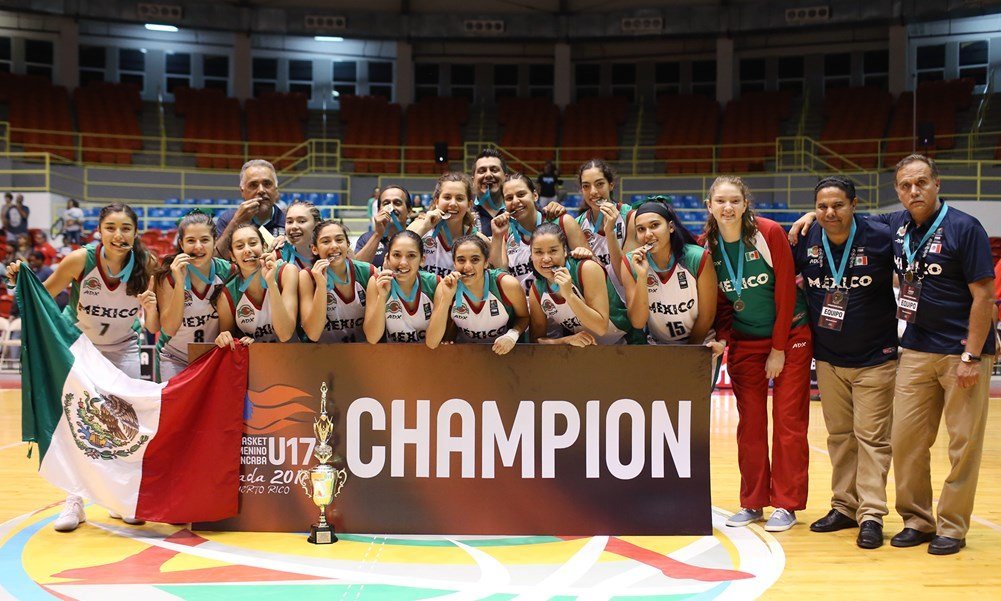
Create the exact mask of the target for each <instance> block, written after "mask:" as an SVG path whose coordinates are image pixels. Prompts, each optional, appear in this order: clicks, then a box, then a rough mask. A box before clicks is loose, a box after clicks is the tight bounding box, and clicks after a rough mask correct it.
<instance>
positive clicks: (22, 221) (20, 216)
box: [3, 192, 31, 241]
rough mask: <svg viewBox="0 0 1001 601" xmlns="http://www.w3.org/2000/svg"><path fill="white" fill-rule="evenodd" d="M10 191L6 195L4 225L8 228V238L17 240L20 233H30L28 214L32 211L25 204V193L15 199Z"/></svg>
mask: <svg viewBox="0 0 1001 601" xmlns="http://www.w3.org/2000/svg"><path fill="white" fill-rule="evenodd" d="M12 200H13V196H12V195H11V193H10V192H8V193H7V194H5V195H4V205H3V227H4V229H5V230H7V240H9V241H13V240H16V239H17V237H18V235H20V234H27V233H28V214H29V213H31V209H29V208H28V207H27V206H25V204H24V194H18V195H17V199H16V200H13V202H12Z"/></svg>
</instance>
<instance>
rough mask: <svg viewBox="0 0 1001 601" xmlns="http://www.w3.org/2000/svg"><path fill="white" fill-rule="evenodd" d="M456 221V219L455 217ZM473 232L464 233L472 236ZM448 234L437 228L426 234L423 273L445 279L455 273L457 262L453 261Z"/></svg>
mask: <svg viewBox="0 0 1001 601" xmlns="http://www.w3.org/2000/svg"><path fill="white" fill-rule="evenodd" d="M453 219H455V217H453ZM472 232H473V230H469V231H466V232H464V233H463V235H466V234H471V233H472ZM446 236H448V234H447V233H445V232H444V231H442V229H441V228H437V227H436V228H435V229H433V230H431V231H430V232H428V233H426V234H424V265H421V271H424V272H427V273H433V274H434V275H436V276H438V277H440V278H443V277H445V276H446V275H448V274H450V273H452V272H453V271H455V261H454V260H453V259H452V244H451V243H450V242H448V238H446Z"/></svg>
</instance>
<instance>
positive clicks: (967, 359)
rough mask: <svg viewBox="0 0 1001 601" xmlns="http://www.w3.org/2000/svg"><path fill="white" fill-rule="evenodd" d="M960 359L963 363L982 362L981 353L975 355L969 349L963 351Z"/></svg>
mask: <svg viewBox="0 0 1001 601" xmlns="http://www.w3.org/2000/svg"><path fill="white" fill-rule="evenodd" d="M959 360H960V361H962V362H963V363H980V355H974V354H973V353H970V352H968V351H963V354H962V355H960V356H959Z"/></svg>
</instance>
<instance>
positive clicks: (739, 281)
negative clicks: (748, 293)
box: [716, 234, 744, 300]
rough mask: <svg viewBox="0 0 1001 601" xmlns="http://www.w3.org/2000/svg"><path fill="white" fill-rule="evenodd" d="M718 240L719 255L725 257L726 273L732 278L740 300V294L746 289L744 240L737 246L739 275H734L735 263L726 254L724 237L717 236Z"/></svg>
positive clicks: (731, 280) (734, 289)
mask: <svg viewBox="0 0 1001 601" xmlns="http://www.w3.org/2000/svg"><path fill="white" fill-rule="evenodd" d="M716 239H717V241H718V243H719V254H721V255H723V265H724V266H725V267H726V272H727V274H728V275H729V276H730V282H731V283H732V284H733V291H734V292H735V293H737V299H738V300H739V299H740V293H741V291H742V289H743V288H744V239H743V238H741V239H740V242H739V243H738V244H737V273H736V275H735V274H734V273H733V263H731V262H730V256H729V255H728V254H727V252H726V247H724V246H723V235H722V234H717V235H716Z"/></svg>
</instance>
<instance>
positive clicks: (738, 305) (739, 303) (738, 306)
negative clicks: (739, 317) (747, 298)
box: [733, 298, 744, 313]
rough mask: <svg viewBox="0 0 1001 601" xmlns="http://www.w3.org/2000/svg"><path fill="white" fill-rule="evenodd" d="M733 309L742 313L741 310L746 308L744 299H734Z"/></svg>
mask: <svg viewBox="0 0 1001 601" xmlns="http://www.w3.org/2000/svg"><path fill="white" fill-rule="evenodd" d="M733 310H734V311H736V312H737V313H740V312H741V311H743V310H744V301H742V300H740V299H739V298H738V299H737V300H735V301H733Z"/></svg>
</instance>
